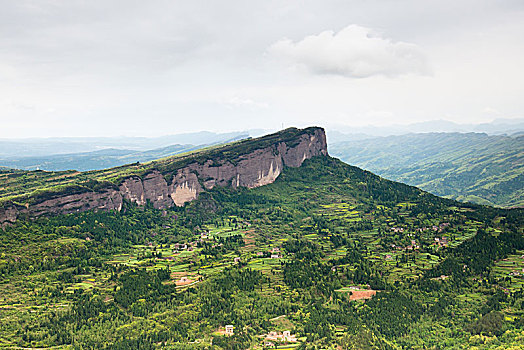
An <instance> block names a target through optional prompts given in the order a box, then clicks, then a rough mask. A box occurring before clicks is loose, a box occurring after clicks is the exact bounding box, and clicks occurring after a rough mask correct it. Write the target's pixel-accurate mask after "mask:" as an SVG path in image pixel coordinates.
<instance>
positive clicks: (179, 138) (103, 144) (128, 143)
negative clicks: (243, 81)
mask: <svg viewBox="0 0 524 350" xmlns="http://www.w3.org/2000/svg"><path fill="white" fill-rule="evenodd" d="M249 136H250V133H249V132H247V131H237V132H230V133H214V132H210V131H200V132H195V133H186V134H177V135H168V136H160V137H123V136H122V137H120V136H119V137H52V138H28V139H0V158H11V159H14V158H21V157H40V156H46V157H47V156H49V155H56V154H72V153H83V152H93V151H100V150H107V149H108V148H114V149H118V150H128V151H146V150H152V149H156V148H163V147H167V146H172V145H195V146H198V145H209V144H218V143H226V142H231V141H235V140H240V139H245V138H248V137H249Z"/></svg>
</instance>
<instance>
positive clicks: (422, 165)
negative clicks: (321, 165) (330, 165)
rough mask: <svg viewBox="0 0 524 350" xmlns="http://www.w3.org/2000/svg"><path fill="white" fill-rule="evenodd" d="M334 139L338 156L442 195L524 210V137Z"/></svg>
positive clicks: (420, 135) (422, 135)
mask: <svg viewBox="0 0 524 350" xmlns="http://www.w3.org/2000/svg"><path fill="white" fill-rule="evenodd" d="M346 137H347V138H346V141H341V136H340V135H337V138H336V141H335V142H331V138H330V139H329V141H330V143H329V151H330V154H332V155H333V156H335V157H339V158H340V159H342V160H343V161H345V162H347V163H349V164H351V165H355V166H358V167H361V168H364V169H366V170H369V171H372V172H374V173H376V174H379V175H381V176H383V177H385V178H387V179H391V180H395V181H399V182H403V183H407V184H409V185H413V186H417V187H420V188H422V189H424V190H426V191H428V192H431V193H433V194H436V195H439V196H445V197H448V198H453V199H457V200H460V201H469V202H475V203H480V204H488V205H496V206H502V207H513V206H524V136H519V135H517V136H501V135H492V136H490V135H487V134H484V133H418V134H407V135H399V136H388V137H367V138H364V137H362V136H361V135H360V136H359V135H357V137H353V138H352V137H351V136H349V135H347V136H346Z"/></svg>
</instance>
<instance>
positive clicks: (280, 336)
mask: <svg viewBox="0 0 524 350" xmlns="http://www.w3.org/2000/svg"><path fill="white" fill-rule="evenodd" d="M266 340H272V341H280V342H290V343H294V342H296V341H297V338H296V336H295V335H293V334H291V332H290V331H284V332H282V333H279V332H275V331H271V332H269V333H268V334H267V335H266Z"/></svg>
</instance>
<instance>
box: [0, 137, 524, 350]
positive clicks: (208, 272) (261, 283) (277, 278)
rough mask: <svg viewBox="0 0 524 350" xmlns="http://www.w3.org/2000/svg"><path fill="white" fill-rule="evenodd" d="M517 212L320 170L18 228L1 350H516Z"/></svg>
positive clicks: (2, 283)
mask: <svg viewBox="0 0 524 350" xmlns="http://www.w3.org/2000/svg"><path fill="white" fill-rule="evenodd" d="M246 146H248V147H247V148H249V147H251V146H252V145H248V144H244V145H243V147H246ZM210 154H212V152H211V153H210ZM217 156H218V154H217ZM523 214H524V212H523V210H522V209H512V210H504V209H495V208H490V207H482V206H476V205H469V204H460V203H458V202H455V201H452V200H448V199H442V198H439V197H435V196H433V195H431V194H428V193H426V192H423V191H421V190H419V189H417V188H415V187H411V186H407V185H404V184H400V183H395V182H391V181H388V180H385V179H383V178H380V177H378V176H376V175H373V174H372V173H370V172H367V171H363V170H361V169H359V168H356V167H353V166H349V165H347V164H345V163H343V162H341V161H339V160H336V159H333V158H330V157H316V158H313V159H310V160H306V161H305V162H304V164H303V165H302V167H300V168H285V169H284V172H283V173H282V174H281V176H280V177H279V178H278V179H277V180H276V181H275V182H274V183H273V184H270V185H267V186H262V187H258V188H256V189H252V190H249V189H245V188H239V189H238V190H234V189H232V188H222V187H217V188H215V189H213V190H211V191H209V192H206V193H202V194H201V195H200V197H199V198H198V200H196V201H193V202H191V203H189V204H187V205H186V206H184V207H181V208H178V207H175V208H171V209H167V210H164V211H159V210H154V209H153V208H152V207H151V206H146V207H144V208H141V207H137V206H135V205H132V204H130V203H127V204H126V206H125V208H124V209H123V210H122V211H121V212H115V213H113V212H109V213H107V212H84V213H77V214H70V215H63V216H55V217H49V218H44V217H42V218H39V219H36V220H33V221H18V222H17V223H15V224H14V225H12V226H9V227H6V228H5V229H4V230H3V231H0V249H1V252H2V255H1V258H0V348H53V349H159V348H165V349H206V348H211V347H213V348H217V349H247V348H254V349H261V348H264V347H268V346H269V347H272V348H275V347H276V348H279V349H289V348H297V349H318V348H322V349H340V348H342V349H402V348H404V349H443V348H455V349H462V348H476V349H519V348H521V345H522V340H523V334H524V333H523V332H524V323H523V322H522V320H523V319H524V311H523V307H522V306H523V304H524V289H523V286H524V279H523V276H522V274H521V273H520V271H521V270H522V269H523V268H524V260H523V259H522V258H521V255H522V254H524V238H523V235H522V230H523V227H524V224H523V220H524V215H523ZM226 325H233V326H234V335H232V336H226V335H224V333H225V326H226ZM283 331H290V333H291V335H292V336H291V337H289V338H288V339H284V338H282V332H283ZM271 332H275V333H274V334H273V335H274V336H273V335H272V333H271ZM277 335H280V338H278V337H277ZM271 337H273V338H271ZM275 339H276V340H275ZM270 343H271V344H270ZM211 344H212V345H211Z"/></svg>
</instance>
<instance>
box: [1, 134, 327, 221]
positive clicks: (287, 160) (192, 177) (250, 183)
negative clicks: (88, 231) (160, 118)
mask: <svg viewBox="0 0 524 350" xmlns="http://www.w3.org/2000/svg"><path fill="white" fill-rule="evenodd" d="M291 143H292V144H291ZM318 155H327V144H326V136H325V133H324V130H323V129H320V128H317V129H315V130H314V132H312V133H302V134H300V136H298V137H297V138H296V139H294V140H292V142H288V143H286V142H279V143H276V144H273V145H271V146H268V147H265V148H259V149H256V150H254V151H252V152H250V153H248V154H243V155H240V156H238V157H237V158H236V159H234V160H232V161H217V160H215V161H213V160H208V161H206V162H204V164H199V163H197V162H194V163H190V164H188V165H187V166H185V167H183V168H181V169H176V170H175V171H174V172H173V173H172V176H167V178H171V180H170V183H168V182H167V181H166V177H165V176H164V174H162V173H160V172H159V171H157V170H152V171H151V172H150V173H148V174H147V175H146V176H144V177H143V178H140V177H138V176H130V177H129V178H127V179H125V180H124V181H123V182H122V183H121V184H120V186H119V187H118V189H116V188H107V189H104V190H100V191H97V192H85V193H79V194H70V195H63V196H57V197H56V198H52V199H47V200H45V201H43V202H40V203H37V204H33V205H31V206H28V207H22V206H18V205H15V204H5V205H4V206H1V207H0V225H5V224H7V223H12V222H14V221H15V220H16V219H17V218H18V217H19V216H20V214H26V215H28V216H30V217H36V216H40V215H43V214H48V213H63V214H66V213H72V212H79V211H85V210H90V209H100V210H118V211H119V210H120V209H121V208H122V203H123V201H124V200H128V201H131V202H134V203H137V204H138V205H144V204H146V203H147V202H148V201H149V202H151V203H152V204H153V206H154V207H155V208H157V209H162V208H169V207H172V206H173V205H177V206H182V205H184V204H185V203H186V202H189V201H192V200H194V199H196V198H197V197H198V194H199V193H200V192H202V191H205V190H206V189H208V190H209V189H212V188H213V187H215V186H232V187H233V188H237V187H248V188H255V187H259V186H263V185H267V184H270V183H272V182H274V181H275V180H276V179H277V177H278V176H279V175H280V174H281V172H282V170H283V169H284V167H286V166H288V167H299V166H300V165H302V163H303V162H304V160H306V159H309V158H311V157H314V156H318Z"/></svg>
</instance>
